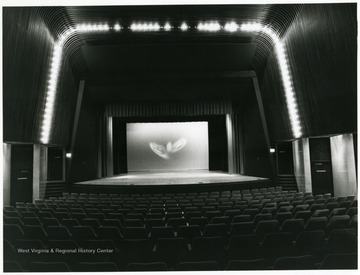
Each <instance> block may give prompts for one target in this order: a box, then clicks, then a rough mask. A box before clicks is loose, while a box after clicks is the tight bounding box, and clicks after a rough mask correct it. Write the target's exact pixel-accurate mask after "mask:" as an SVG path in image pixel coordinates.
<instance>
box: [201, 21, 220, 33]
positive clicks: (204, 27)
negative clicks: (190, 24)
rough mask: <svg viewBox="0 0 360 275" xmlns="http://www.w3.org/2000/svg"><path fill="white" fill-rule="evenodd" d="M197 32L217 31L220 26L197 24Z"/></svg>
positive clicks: (210, 23) (214, 23)
mask: <svg viewBox="0 0 360 275" xmlns="http://www.w3.org/2000/svg"><path fill="white" fill-rule="evenodd" d="M197 29H198V30H199V31H212V32H214V31H219V30H220V29H221V26H220V24H219V23H218V22H208V23H199V24H198V26H197Z"/></svg>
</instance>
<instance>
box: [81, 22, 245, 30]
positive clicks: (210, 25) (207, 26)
mask: <svg viewBox="0 0 360 275" xmlns="http://www.w3.org/2000/svg"><path fill="white" fill-rule="evenodd" d="M75 28H76V30H77V31H80V32H93V31H109V30H115V31H121V30H123V29H130V30H131V31H161V30H165V31H171V30H176V29H180V30H182V31H187V30H189V29H197V30H199V31H210V32H216V31H221V30H225V31H228V32H235V31H237V30H239V29H240V26H239V25H238V24H236V23H235V22H229V23H226V24H225V25H220V23H218V22H201V23H199V24H198V25H197V26H194V27H191V26H189V25H188V24H186V23H185V22H183V23H182V24H181V25H178V26H173V25H170V23H165V24H164V25H160V24H159V23H132V24H131V25H130V26H128V27H123V26H121V25H119V24H115V25H113V26H110V25H108V24H79V25H76V27H75Z"/></svg>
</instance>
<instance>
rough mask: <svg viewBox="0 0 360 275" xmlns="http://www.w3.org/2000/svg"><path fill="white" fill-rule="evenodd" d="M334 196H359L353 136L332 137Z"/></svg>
mask: <svg viewBox="0 0 360 275" xmlns="http://www.w3.org/2000/svg"><path fill="white" fill-rule="evenodd" d="M330 147H331V163H332V173H333V183H334V195H335V196H337V197H341V196H349V195H356V194H357V181H356V167H355V155H354V142H353V135H352V134H344V135H338V136H334V137H330Z"/></svg>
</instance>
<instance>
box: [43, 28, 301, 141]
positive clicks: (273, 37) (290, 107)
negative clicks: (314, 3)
mask: <svg viewBox="0 0 360 275" xmlns="http://www.w3.org/2000/svg"><path fill="white" fill-rule="evenodd" d="M185 26H186V27H185ZM173 28H178V29H181V30H183V31H187V30H188V29H197V30H198V31H204V32H216V31H222V30H223V31H227V32H237V31H240V32H257V33H260V34H262V35H264V36H265V37H266V38H268V39H270V41H271V43H272V44H273V46H274V49H275V52H276V59H277V64H278V66H279V70H280V74H281V79H282V84H283V90H284V95H285V99H286V106H287V111H288V116H289V120H290V125H291V130H292V135H293V137H294V138H299V137H301V136H302V135H303V132H302V125H301V120H300V114H299V108H298V103H297V99H296V93H295V90H294V86H293V81H292V76H291V73H290V67H289V64H288V59H287V54H286V49H285V45H284V43H283V42H282V41H281V38H280V37H279V36H278V34H277V33H276V32H275V30H274V29H273V28H272V27H271V26H270V25H262V24H259V23H242V24H236V23H235V22H230V23H227V24H225V25H224V26H221V25H220V24H219V23H217V22H207V23H200V24H198V25H197V26H195V27H191V26H188V25H187V24H186V23H185V22H183V23H182V24H181V25H180V26H177V27H174V26H171V25H170V24H169V23H168V22H167V23H165V24H164V26H160V25H159V24H158V23H140V24H132V25H131V26H130V27H129V29H131V30H132V31H137V32H138V31H144V32H145V31H147V32H148V31H171V29H173ZM121 29H122V27H121V26H120V25H119V24H114V25H112V26H110V25H109V24H79V25H76V26H75V28H69V29H67V30H66V31H64V32H63V33H62V35H60V37H59V38H58V40H57V41H56V42H55V43H54V48H53V51H52V57H51V64H50V69H49V79H48V82H47V83H48V85H47V89H46V96H45V108H44V113H43V117H42V124H41V130H40V133H41V134H40V141H41V143H43V144H48V143H49V140H50V135H51V132H52V121H53V117H54V108H55V101H56V94H57V86H58V81H59V75H60V71H61V62H62V58H63V49H64V46H65V45H66V43H68V41H69V40H70V38H71V37H72V36H73V35H75V34H77V33H89V32H98V33H107V32H110V31H114V32H119V31H121Z"/></svg>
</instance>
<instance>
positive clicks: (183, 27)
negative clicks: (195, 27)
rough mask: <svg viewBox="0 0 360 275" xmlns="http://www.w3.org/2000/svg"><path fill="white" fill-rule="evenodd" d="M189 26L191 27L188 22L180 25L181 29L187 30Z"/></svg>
mask: <svg viewBox="0 0 360 275" xmlns="http://www.w3.org/2000/svg"><path fill="white" fill-rule="evenodd" d="M188 28H189V26H188V25H187V24H186V23H182V24H181V26H180V29H181V30H182V31H187V30H188Z"/></svg>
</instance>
